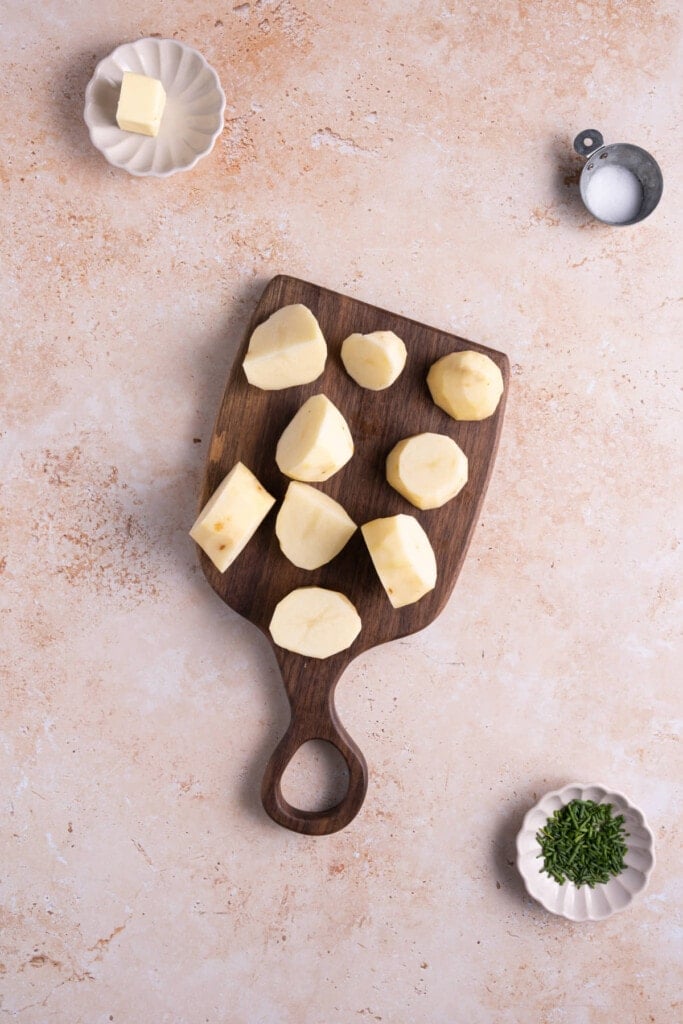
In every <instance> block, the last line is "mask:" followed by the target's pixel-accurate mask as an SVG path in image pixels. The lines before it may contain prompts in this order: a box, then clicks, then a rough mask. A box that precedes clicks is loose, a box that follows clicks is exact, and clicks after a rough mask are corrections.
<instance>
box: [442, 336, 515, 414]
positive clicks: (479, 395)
mask: <svg viewBox="0 0 683 1024" xmlns="http://www.w3.org/2000/svg"><path fill="white" fill-rule="evenodd" d="M427 385H428V387H429V390H430V391H431V393H432V398H433V399H434V402H435V404H436V405H438V406H439V408H441V409H443V410H444V412H447V413H448V415H449V416H452V417H453V419H454V420H485V419H486V418H487V417H488V416H492V415H493V413H494V412H495V411H496V409H497V408H498V403H499V401H500V396H501V395H502V394H503V374H502V373H501V372H500V369H499V368H498V367H497V366H496V364H495V363H494V361H493V360H492V359H489V357H488V356H485V355H484V353H483V352H451V354H450V355H447V356H444V357H443V358H442V359H438V360H437V361H436V362H435V363H433V364H432V366H431V368H430V370H429V373H428V374H427Z"/></svg>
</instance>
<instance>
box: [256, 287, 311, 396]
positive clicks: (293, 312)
mask: <svg viewBox="0 0 683 1024" xmlns="http://www.w3.org/2000/svg"><path fill="white" fill-rule="evenodd" d="M326 358H327V345H326V344H325V339H324V337H323V333H322V331H321V330H320V327H319V325H318V321H317V320H316V318H315V317H314V316H313V314H312V313H311V311H310V309H308V307H307V306H302V305H301V304H300V303H297V304H296V305H293V306H283V307H282V309H278V310H276V311H275V313H273V314H272V316H269V317H268V319H267V320H265V321H264V322H263V323H262V324H259V326H258V327H257V328H256V330H255V331H254V333H253V334H252V336H251V338H250V340H249V348H248V350H247V354H246V356H245V357H244V362H243V363H242V366H243V367H244V372H245V374H246V375H247V380H248V381H249V383H250V384H253V385H254V386H255V387H257V388H263V389H264V390H265V391H277V390H279V389H280V388H290V387H293V386H294V385H296V384H310V383H311V381H314V380H315V379H316V378H317V377H319V376H320V374H321V373H322V372H323V370H324V369H325V360H326Z"/></svg>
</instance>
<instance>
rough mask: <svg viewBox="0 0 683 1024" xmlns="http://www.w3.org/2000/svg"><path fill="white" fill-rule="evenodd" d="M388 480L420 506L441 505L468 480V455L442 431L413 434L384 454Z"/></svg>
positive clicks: (422, 507)
mask: <svg viewBox="0 0 683 1024" xmlns="http://www.w3.org/2000/svg"><path fill="white" fill-rule="evenodd" d="M386 469H387V481H388V482H389V483H390V484H391V486H392V487H393V488H394V490H396V491H398V493H399V494H402V495H403V497H404V498H406V500H407V501H409V502H411V504H413V505H415V507H416V508H419V509H429V508H440V507H441V506H442V505H445V504H446V502H447V501H450V500H451V498H454V497H455V496H456V494H459V493H460V491H461V490H462V489H463V487H464V486H465V484H466V483H467V456H466V455H465V453H464V451H463V450H462V448H460V447H459V446H458V445H457V444H456V443H455V441H454V440H453V438H451V437H447V436H446V435H445V434H432V433H424V434H415V435H414V437H406V438H405V439H404V440H403V441H399V442H398V444H397V445H395V446H394V447H393V448H392V450H391V451H390V452H389V455H388V457H387V464H386Z"/></svg>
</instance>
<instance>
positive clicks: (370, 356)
mask: <svg viewBox="0 0 683 1024" xmlns="http://www.w3.org/2000/svg"><path fill="white" fill-rule="evenodd" d="M406 355H407V353H406V347H405V345H404V344H403V342H402V341H401V339H400V338H399V337H398V335H397V334H394V332H393V331H372V332H371V333H370V334H350V335H349V336H348V338H346V339H345V340H344V341H343V342H342V347H341V359H342V362H343V364H344V368H345V370H346V372H347V373H348V375H349V377H351V378H352V379H353V380H355V382H356V384H360V386H361V387H362V388H368V390H370V391H383V390H384V389H385V388H388V387H390V386H391V385H392V384H393V383H394V381H395V380H396V379H397V378H398V377H399V375H400V373H401V371H402V370H403V367H404V366H405V364H406Z"/></svg>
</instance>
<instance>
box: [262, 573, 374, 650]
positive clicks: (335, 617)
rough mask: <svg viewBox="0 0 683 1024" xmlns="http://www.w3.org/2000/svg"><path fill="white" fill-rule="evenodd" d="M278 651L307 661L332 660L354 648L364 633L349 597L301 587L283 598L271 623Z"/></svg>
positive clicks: (320, 589)
mask: <svg viewBox="0 0 683 1024" xmlns="http://www.w3.org/2000/svg"><path fill="white" fill-rule="evenodd" d="M269 628H270V635H271V636H272V638H273V640H274V641H275V643H276V644H277V645H278V647H284V649H285V650H286V651H294V653H295V654H303V655H304V656H305V657H307V658H329V657H330V656H331V655H332V654H338V653H339V651H345V650H346V648H347V647H350V646H351V644H352V643H353V641H354V640H355V639H356V637H357V636H358V634H359V633H360V630H361V621H360V616H359V614H358V612H357V611H356V609H355V607H354V606H353V604H352V603H351V602H350V601H349V599H348V597H344V595H343V594H340V593H339V592H338V591H336V590H326V589H325V588H324V587H299V589H298V590H292V591H291V593H289V594H287V596H286V597H283V598H282V600H281V601H280V602H278V604H277V605H276V607H275V611H274V612H273V617H272V619H271V620H270V627H269Z"/></svg>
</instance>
